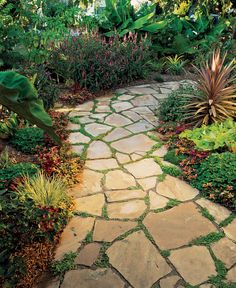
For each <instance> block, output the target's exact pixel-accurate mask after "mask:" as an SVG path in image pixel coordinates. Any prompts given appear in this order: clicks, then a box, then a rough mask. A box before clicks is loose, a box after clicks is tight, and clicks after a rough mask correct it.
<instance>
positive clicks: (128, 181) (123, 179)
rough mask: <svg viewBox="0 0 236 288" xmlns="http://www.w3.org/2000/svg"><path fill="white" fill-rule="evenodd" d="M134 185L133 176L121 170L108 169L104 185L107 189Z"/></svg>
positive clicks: (125, 187)
mask: <svg viewBox="0 0 236 288" xmlns="http://www.w3.org/2000/svg"><path fill="white" fill-rule="evenodd" d="M135 185H136V182H135V179H134V177H133V176H132V175H130V174H127V173H125V172H123V171H121V170H115V171H110V172H108V173H107V174H106V182H105V187H106V188H107V190H119V189H127V188H129V187H133V186H135Z"/></svg>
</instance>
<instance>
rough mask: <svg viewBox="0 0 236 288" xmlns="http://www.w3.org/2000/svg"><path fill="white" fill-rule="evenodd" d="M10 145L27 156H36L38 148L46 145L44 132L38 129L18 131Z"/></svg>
mask: <svg viewBox="0 0 236 288" xmlns="http://www.w3.org/2000/svg"><path fill="white" fill-rule="evenodd" d="M10 144H11V145H12V146H14V147H15V148H16V149H17V150H18V151H21V152H23V153H26V154H34V153H35V152H36V149H37V146H43V145H44V132H43V130H42V129H40V128H37V127H29V128H22V129H19V130H18V131H16V133H15V135H14V137H12V138H11V140H10Z"/></svg>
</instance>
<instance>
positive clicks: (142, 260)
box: [107, 231, 171, 288]
mask: <svg viewBox="0 0 236 288" xmlns="http://www.w3.org/2000/svg"><path fill="white" fill-rule="evenodd" d="M107 255H108V257H109V259H110V263H111V264H112V266H113V267H115V268H116V269H117V270H118V271H119V272H120V273H121V274H122V275H123V276H124V278H125V279H127V280H128V281H129V283H130V284H131V285H132V286H133V287H135V288H144V287H151V286H152V285H153V284H154V283H155V282H156V281H158V280H159V279H160V278H162V277H163V276H165V275H167V274H168V273H169V272H170V271H171V268H170V267H169V265H168V264H167V263H166V261H165V260H164V258H163V257H162V256H161V255H160V253H159V252H158V250H157V249H156V248H155V247H154V246H153V244H152V243H151V242H150V241H149V240H148V239H147V238H146V237H145V235H144V234H143V232H141V231H138V232H135V233H133V234H131V235H129V236H128V237H126V238H125V239H124V240H122V241H117V242H115V243H114V244H113V245H112V246H111V247H110V248H108V250H107Z"/></svg>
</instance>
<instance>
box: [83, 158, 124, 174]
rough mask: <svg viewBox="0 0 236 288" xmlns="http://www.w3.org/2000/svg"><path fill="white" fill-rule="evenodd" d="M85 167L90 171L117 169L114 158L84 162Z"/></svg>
mask: <svg viewBox="0 0 236 288" xmlns="http://www.w3.org/2000/svg"><path fill="white" fill-rule="evenodd" d="M85 166H86V167H87V168H89V169H91V170H100V171H102V170H108V169H115V168H119V165H118V163H117V161H116V159H114V158H110V159H95V160H87V161H86V162H85Z"/></svg>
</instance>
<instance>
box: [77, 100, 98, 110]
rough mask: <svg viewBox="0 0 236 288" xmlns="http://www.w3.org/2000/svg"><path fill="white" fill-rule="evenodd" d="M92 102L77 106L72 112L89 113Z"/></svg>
mask: <svg viewBox="0 0 236 288" xmlns="http://www.w3.org/2000/svg"><path fill="white" fill-rule="evenodd" d="M93 106H94V102H93V101H89V102H86V103H83V104H79V105H77V106H76V107H75V108H74V111H85V112H90V111H91V110H92V109H93Z"/></svg>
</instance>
